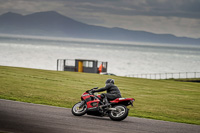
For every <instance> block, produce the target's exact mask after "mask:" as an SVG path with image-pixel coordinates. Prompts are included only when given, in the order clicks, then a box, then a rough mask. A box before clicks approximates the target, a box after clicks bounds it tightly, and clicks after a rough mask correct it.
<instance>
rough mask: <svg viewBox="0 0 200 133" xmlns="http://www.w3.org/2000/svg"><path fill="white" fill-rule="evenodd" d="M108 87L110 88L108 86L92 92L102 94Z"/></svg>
mask: <svg viewBox="0 0 200 133" xmlns="http://www.w3.org/2000/svg"><path fill="white" fill-rule="evenodd" d="M109 87H110V85H106V86H105V87H102V88H100V89H98V90H94V92H102V91H105V90H107V89H109Z"/></svg>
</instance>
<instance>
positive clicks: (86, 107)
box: [72, 87, 135, 121]
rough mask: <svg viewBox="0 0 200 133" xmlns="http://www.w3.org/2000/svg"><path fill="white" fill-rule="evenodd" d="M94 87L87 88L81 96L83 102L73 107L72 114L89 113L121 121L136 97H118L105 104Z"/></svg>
mask: <svg viewBox="0 0 200 133" xmlns="http://www.w3.org/2000/svg"><path fill="white" fill-rule="evenodd" d="M94 89H98V87H96V88H93V89H91V90H87V91H86V92H85V93H83V94H82V96H81V102H78V103H76V104H75V105H74V106H73V107H72V114H73V115H75V116H82V115H85V114H86V113H87V115H93V116H101V117H103V116H109V117H110V119H111V120H114V121H121V120H124V119H125V118H126V117H127V116H128V112H129V109H128V108H127V106H129V105H132V106H133V102H134V101H135V99H134V98H117V99H115V100H112V101H109V104H105V103H104V101H103V99H102V98H101V96H100V95H97V94H96V93H93V90H94Z"/></svg>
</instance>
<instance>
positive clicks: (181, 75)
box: [127, 72, 200, 79]
mask: <svg viewBox="0 0 200 133" xmlns="http://www.w3.org/2000/svg"><path fill="white" fill-rule="evenodd" d="M127 77H134V78H146V79H182V78H186V79H187V78H200V72H178V73H147V74H131V75H127Z"/></svg>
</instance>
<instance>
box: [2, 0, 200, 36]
mask: <svg viewBox="0 0 200 133" xmlns="http://www.w3.org/2000/svg"><path fill="white" fill-rule="evenodd" d="M199 7H200V0H175V1H172V0H56V1H55V0H0V14H3V13H5V12H9V11H12V12H16V13H20V14H23V15H26V14H30V13H34V12H41V11H57V12H59V13H61V14H63V15H65V16H68V17H71V18H73V19H75V20H78V21H81V22H85V23H88V24H92V25H100V26H106V27H121V28H126V29H131V30H144V31H149V32H154V33H169V34H174V35H177V36H188V37H200V8H199Z"/></svg>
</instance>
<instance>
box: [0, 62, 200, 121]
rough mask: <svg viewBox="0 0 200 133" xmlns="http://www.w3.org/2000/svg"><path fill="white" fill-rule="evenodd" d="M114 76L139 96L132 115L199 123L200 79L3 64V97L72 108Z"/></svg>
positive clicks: (125, 92) (0, 81) (0, 77)
mask: <svg viewBox="0 0 200 133" xmlns="http://www.w3.org/2000/svg"><path fill="white" fill-rule="evenodd" d="M108 78H113V79H115V82H116V85H117V86H118V87H119V88H120V90H121V93H122V96H123V97H133V98H135V99H136V101H135V103H134V107H133V108H132V107H131V108H130V114H129V115H130V116H136V117H143V118H151V119H158V120H165V121H174V122H183V123H190V124H198V125H200V83H196V82H180V81H174V80H150V79H138V78H128V77H117V76H108V75H98V74H88V73H75V72H61V71H48V70H38V69H28V68H16V67H6V66H0V98H1V99H10V100H16V101H23V102H30V103H39V104H46V105H53V106H60V107H67V108H71V107H72V106H73V104H75V103H76V102H78V101H79V100H80V96H81V94H82V93H83V92H84V91H85V90H87V89H90V88H93V87H97V86H98V87H103V86H104V85H105V84H104V83H105V80H106V79H108Z"/></svg>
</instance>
